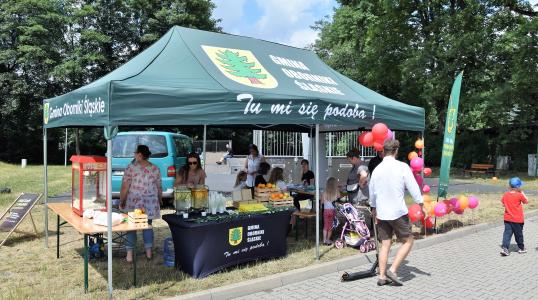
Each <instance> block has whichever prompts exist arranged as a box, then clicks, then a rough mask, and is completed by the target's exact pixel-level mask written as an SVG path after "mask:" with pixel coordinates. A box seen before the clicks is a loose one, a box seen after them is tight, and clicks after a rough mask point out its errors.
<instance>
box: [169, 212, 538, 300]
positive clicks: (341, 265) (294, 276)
mask: <svg viewBox="0 0 538 300" xmlns="http://www.w3.org/2000/svg"><path fill="white" fill-rule="evenodd" d="M533 217H538V210H534V211H530V212H527V213H526V214H525V219H529V218H533ZM501 224H503V221H502V220H499V221H494V222H489V223H482V224H477V225H473V226H470V227H467V228H462V229H460V230H456V231H451V232H448V233H445V234H441V235H436V236H430V237H428V238H426V239H422V240H415V244H414V245H413V250H418V249H423V248H427V247H430V246H433V245H437V244H439V243H444V242H448V241H452V240H454V239H458V238H462V237H464V236H467V235H469V234H473V233H477V232H481V231H485V230H488V229H491V228H494V227H497V226H500V225H501ZM395 253H396V251H394V249H391V254H390V256H391V257H392V256H393V255H394V254H395ZM374 261H375V253H373V252H372V253H368V254H365V255H355V256H348V257H344V258H342V259H338V260H333V261H329V262H324V263H317V264H314V265H311V266H307V267H304V268H300V269H296V270H291V271H287V272H283V273H279V274H273V275H269V276H265V277H261V278H256V279H252V280H249V281H246V282H239V283H235V284H231V285H227V286H223V287H218V288H212V289H209V290H205V291H200V292H196V293H191V294H186V295H181V296H177V297H174V298H170V299H190V300H206V299H209V300H221V299H223V300H224V299H232V298H236V297H241V296H246V295H250V294H254V293H257V292H261V291H265V290H270V289H274V288H278V287H282V286H284V285H288V284H290V283H296V282H300V281H303V280H306V279H310V278H314V277H318V276H321V275H324V274H327V273H334V272H343V271H346V270H349V269H352V268H354V267H358V266H362V265H365V264H369V263H373V262H374Z"/></svg>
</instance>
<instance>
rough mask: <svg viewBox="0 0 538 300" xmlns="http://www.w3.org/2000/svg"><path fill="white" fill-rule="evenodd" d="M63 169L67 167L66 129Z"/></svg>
mask: <svg viewBox="0 0 538 300" xmlns="http://www.w3.org/2000/svg"><path fill="white" fill-rule="evenodd" d="M64 167H67V127H66V128H65V143H64Z"/></svg>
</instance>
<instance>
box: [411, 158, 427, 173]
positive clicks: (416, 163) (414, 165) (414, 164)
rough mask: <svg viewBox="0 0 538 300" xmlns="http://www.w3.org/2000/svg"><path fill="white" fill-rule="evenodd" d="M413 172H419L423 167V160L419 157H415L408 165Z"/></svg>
mask: <svg viewBox="0 0 538 300" xmlns="http://www.w3.org/2000/svg"><path fill="white" fill-rule="evenodd" d="M409 164H410V165H411V169H412V170H413V171H420V170H422V167H423V166H424V160H423V159H422V158H421V157H415V158H413V159H412V160H411V162H410V163H409Z"/></svg>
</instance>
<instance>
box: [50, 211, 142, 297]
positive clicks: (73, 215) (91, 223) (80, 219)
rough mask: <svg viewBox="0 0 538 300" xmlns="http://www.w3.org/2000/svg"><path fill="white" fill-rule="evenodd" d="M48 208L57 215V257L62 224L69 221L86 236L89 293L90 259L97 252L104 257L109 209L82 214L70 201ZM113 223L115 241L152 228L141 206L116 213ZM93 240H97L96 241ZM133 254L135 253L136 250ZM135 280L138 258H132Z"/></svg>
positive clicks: (86, 281)
mask: <svg viewBox="0 0 538 300" xmlns="http://www.w3.org/2000/svg"><path fill="white" fill-rule="evenodd" d="M48 208H49V209H50V210H52V211H53V212H54V213H56V215H57V228H56V258H60V227H61V226H64V225H67V224H68V225H70V226H72V227H73V228H74V229H75V230H76V231H78V232H79V233H80V234H83V235H84V253H83V257H84V292H85V293H86V292H88V261H89V259H90V256H93V255H94V254H97V253H100V255H102V256H104V249H103V247H104V240H105V238H104V234H105V233H106V232H107V226H106V224H107V223H106V222H107V221H106V211H102V210H93V209H86V210H85V211H84V216H80V215H78V213H77V212H75V211H74V210H73V207H72V206H71V205H70V203H49V204H48ZM90 214H91V216H90ZM60 219H63V220H64V222H60ZM112 225H113V226H112V232H114V233H115V234H116V238H115V240H116V239H118V240H119V241H123V240H124V238H123V237H124V234H125V232H128V231H138V230H144V229H150V228H151V225H149V224H148V222H147V215H146V214H145V213H144V212H143V211H141V210H139V209H137V210H135V211H132V212H128V213H127V214H123V213H113V221H112ZM93 240H95V241H96V243H95V244H94V243H93ZM94 248H96V249H94ZM134 253H136V249H135V251H134ZM133 283H134V285H135V286H136V257H135V259H133Z"/></svg>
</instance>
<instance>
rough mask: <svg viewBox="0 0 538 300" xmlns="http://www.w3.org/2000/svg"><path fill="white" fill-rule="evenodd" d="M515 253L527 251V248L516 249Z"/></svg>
mask: <svg viewBox="0 0 538 300" xmlns="http://www.w3.org/2000/svg"><path fill="white" fill-rule="evenodd" d="M517 253H519V254H523V253H527V249H525V248H523V249H519V250H517Z"/></svg>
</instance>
